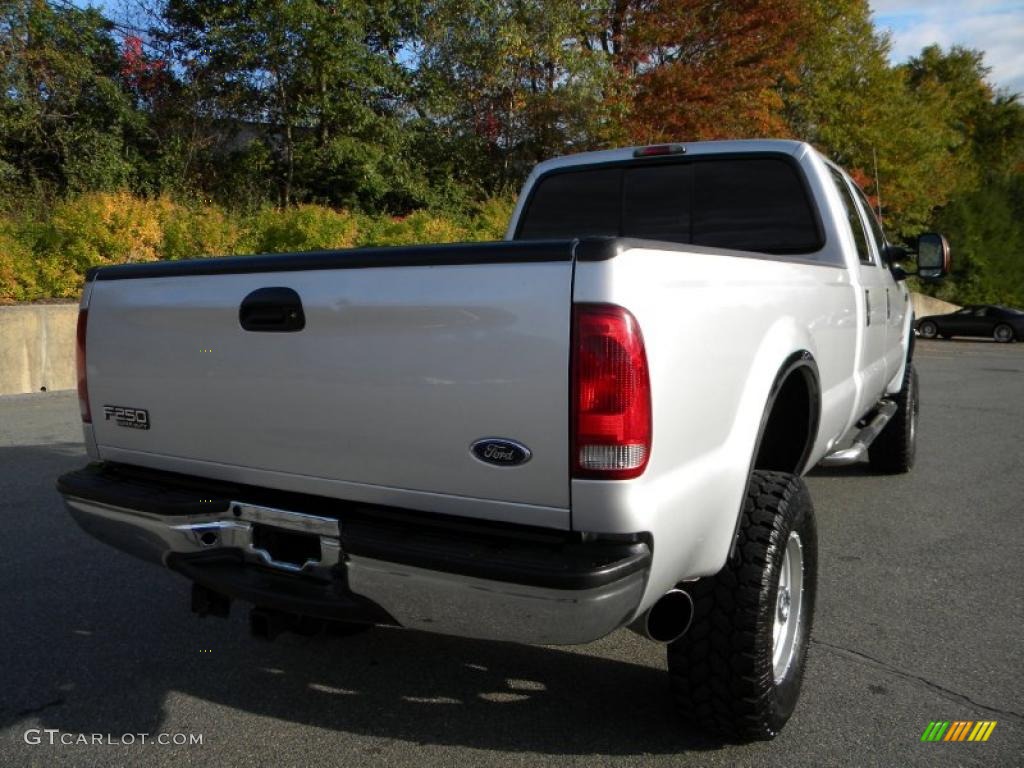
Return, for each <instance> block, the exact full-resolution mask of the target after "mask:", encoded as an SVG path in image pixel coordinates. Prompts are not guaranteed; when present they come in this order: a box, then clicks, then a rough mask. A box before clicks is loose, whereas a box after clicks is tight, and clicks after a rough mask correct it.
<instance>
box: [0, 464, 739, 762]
mask: <svg viewBox="0 0 1024 768" xmlns="http://www.w3.org/2000/svg"><path fill="white" fill-rule="evenodd" d="M80 450H81V449H80V446H75V444H60V445H53V446H33V447H18V448H0V489H2V488H3V487H5V485H6V484H8V483H10V482H11V478H12V477H13V476H14V475H12V474H11V473H17V483H16V484H15V487H16V488H17V489H24V490H22V491H16V492H14V493H13V494H8V495H7V496H6V497H4V496H0V523H2V524H3V525H4V530H6V534H5V538H6V543H5V546H4V549H5V551H6V552H9V553H13V557H11V558H0V588H2V591H0V594H3V596H4V597H3V601H4V608H3V629H2V630H0V642H2V643H3V646H4V648H5V650H6V651H8V653H9V655H8V658H9V659H11V660H12V662H13V663H11V664H9V665H6V666H7V669H5V671H4V675H3V676H4V681H3V686H2V689H0V728H3V729H5V730H9V732H10V733H13V734H14V738H17V739H18V740H19V741H20V740H21V734H22V731H23V730H25V729H27V728H57V729H60V730H62V731H65V732H72V733H88V734H91V733H103V734H115V735H120V734H124V733H158V732H161V731H164V732H167V731H176V732H182V731H187V732H191V733H202V734H204V737H205V739H206V743H210V742H219V743H221V744H224V743H230V742H231V741H241V742H245V741H247V740H248V741H252V742H253V743H260V742H262V741H263V739H264V735H263V734H262V733H259V732H258V729H260V727H261V726H260V722H259V721H258V720H256V719H254V718H250V717H249V715H258V716H260V717H266V718H273V719H276V720H282V721H286V722H290V723H299V724H303V725H309V726H315V727H317V728H323V729H329V730H332V731H338V732H348V733H352V734H359V735H364V736H372V737H380V738H386V739H399V740H404V741H409V742H415V743H419V744H437V745H460V746H467V747H473V748H477V749H487V750H502V751H511V752H539V753H548V754H553V755H580V754H618V755H633V754H644V753H649V754H650V753H675V752H679V751H682V750H686V749H715V748H719V747H721V746H722V745H721V744H720V743H718V742H716V741H714V740H710V739H708V738H707V737H705V736H704V735H702V734H700V733H698V732H695V731H690V730H687V729H685V728H684V727H683V725H682V724H680V723H679V722H678V721H677V720H676V718H675V717H674V715H673V712H672V701H671V695H670V692H669V688H668V678H667V675H666V673H665V671H664V657H663V651H662V650H661V649H660V648H659V647H655V646H653V645H652V644H650V643H649V642H647V641H645V640H643V639H642V638H639V637H635V636H633V635H632V634H631V633H619V634H616V635H613V636H612V637H611V638H608V639H606V640H604V641H600V642H599V643H597V644H594V645H591V646H586V647H582V648H573V649H559V648H547V647H544V648H542V647H530V646H520V645H514V644H508V643H490V642H483V641H473V640H465V639H459V638H450V637H442V636H437V635H430V634H425V633H421V632H414V631H405V630H397V629H385V628H377V629H374V630H372V631H369V632H364V633H362V634H358V635H354V636H351V637H333V636H329V635H318V636H315V637H300V636H297V635H283V636H281V637H280V638H278V639H277V640H275V641H274V642H273V643H268V642H266V641H262V640H258V639H255V638H252V637H250V636H249V634H248V626H247V606H244V605H241V604H235V605H233V606H232V615H231V617H230V618H229V619H228V620H222V619H214V618H207V619H199V618H197V617H195V616H192V615H191V614H190V613H189V610H188V595H189V590H188V584H187V582H186V581H185V580H184V579H182V578H181V577H179V576H177V575H175V574H173V573H171V572H169V571H164V570H161V569H159V568H156V567H154V566H152V565H149V564H147V563H143V562H141V561H137V560H134V559H133V558H131V557H129V556H127V555H124V554H122V553H119V552H116V551H114V550H112V549H109V548H107V547H105V546H104V545H102V544H100V543H98V542H95V541H93V540H92V539H91V538H89V537H88V536H86V534H85V533H83V532H82V531H80V530H79V529H78V528H77V526H75V525H74V524H73V523H72V521H71V520H70V518H69V517H68V516H67V514H66V512H65V511H64V509H63V505H62V504H61V502H60V498H59V496H58V495H57V493H56V491H55V490H54V489H53V481H54V479H55V478H56V476H57V475H58V474H60V473H61V472H64V471H68V470H71V469H75V468H77V467H79V466H81V465H82V464H83V463H84V462H83V459H84V457H83V456H82V455H81V453H80V452H79V451H80ZM29 497H31V498H29ZM598 654H600V655H598ZM610 657H617V658H610ZM190 699H193V700H194V699H198V700H200V701H199V702H196V701H190ZM225 708H229V709H228V711H225ZM310 738H323V736H322V734H321V735H319V736H317V735H315V734H311V735H310ZM373 749H376V748H373V747H371V751H372V750H373ZM380 749H383V748H382V747H381V748H380Z"/></svg>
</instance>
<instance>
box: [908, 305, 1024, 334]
mask: <svg viewBox="0 0 1024 768" xmlns="http://www.w3.org/2000/svg"><path fill="white" fill-rule="evenodd" d="M917 332H918V333H919V334H920V335H921V336H923V337H924V338H926V339H934V338H935V337H936V336H941V337H942V338H944V339H948V338H949V337H950V336H988V337H991V338H993V339H995V340H996V341H1003V342H1006V341H1014V340H1015V339H1018V340H1019V339H1024V312H1021V311H1020V310H1019V309H1010V308H1009V307H994V306H991V305H989V304H975V305H973V306H970V307H964V308H963V309H958V310H957V311H956V312H951V313H950V314H948V315H929V316H928V317H922V318H921V319H920V320H918V321H917Z"/></svg>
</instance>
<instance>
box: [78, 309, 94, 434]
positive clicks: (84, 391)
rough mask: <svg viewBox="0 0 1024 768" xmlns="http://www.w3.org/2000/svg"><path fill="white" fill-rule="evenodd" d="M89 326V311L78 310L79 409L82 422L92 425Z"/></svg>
mask: <svg viewBox="0 0 1024 768" xmlns="http://www.w3.org/2000/svg"><path fill="white" fill-rule="evenodd" d="M88 324H89V310H88V309H80V310H78V331H77V333H76V343H75V368H76V370H77V373H78V407H79V409H81V411H82V421H83V422H85V423H86V424H91V423H92V413H91V412H90V411H89V384H88V382H87V381H86V375H85V331H86V327H87V326H88Z"/></svg>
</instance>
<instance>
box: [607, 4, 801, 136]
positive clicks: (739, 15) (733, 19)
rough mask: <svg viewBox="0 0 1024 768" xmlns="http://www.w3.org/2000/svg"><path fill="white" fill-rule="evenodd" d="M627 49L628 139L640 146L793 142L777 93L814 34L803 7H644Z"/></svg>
mask: <svg viewBox="0 0 1024 768" xmlns="http://www.w3.org/2000/svg"><path fill="white" fill-rule="evenodd" d="M642 6H643V7H641V8H638V9H637V12H636V16H635V19H634V23H633V24H632V25H631V27H630V31H629V33H628V35H627V38H626V41H625V47H624V51H623V57H622V58H623V66H624V69H625V70H626V71H628V72H632V73H633V87H632V89H631V91H630V93H629V97H630V100H631V104H630V106H631V110H630V111H631V115H632V119H631V120H630V125H629V128H630V135H631V137H632V138H633V139H634V140H635V141H637V142H640V143H649V142H653V141H662V140H667V139H675V140H686V141H694V140H700V139H725V138H740V137H749V136H786V135H788V134H789V133H790V131H789V129H788V127H787V125H786V123H785V120H784V119H783V117H782V107H783V103H782V98H781V95H780V90H779V86H780V85H781V84H783V83H786V82H793V81H794V80H795V78H796V70H797V64H798V61H799V44H800V41H801V39H802V38H803V37H804V36H805V35H806V34H807V32H808V29H807V21H808V14H807V11H806V4H805V3H803V2H800V0H734V1H733V2H728V3H723V2H717V1H716V0H660V1H659V2H654V3H643V4H642Z"/></svg>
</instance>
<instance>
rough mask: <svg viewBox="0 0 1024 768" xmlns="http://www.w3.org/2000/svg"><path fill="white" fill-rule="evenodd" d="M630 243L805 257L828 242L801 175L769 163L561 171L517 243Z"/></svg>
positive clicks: (538, 191) (546, 186) (540, 185)
mask: <svg viewBox="0 0 1024 768" xmlns="http://www.w3.org/2000/svg"><path fill="white" fill-rule="evenodd" d="M588 235H622V236H625V237H636V238H647V239H651V240H663V241H669V242H676V243H692V244H695V245H706V246H713V247H718V248H729V249H735V250H741V251H755V252H761V253H774V254H806V253H813V252H814V251H817V250H819V249H820V248H821V247H822V246H823V245H824V238H823V237H822V234H821V229H820V227H819V225H818V218H817V214H816V211H815V209H814V207H813V204H812V203H811V200H810V197H809V196H808V193H807V190H806V189H805V186H804V182H803V178H802V176H801V173H800V171H799V169H798V168H797V166H796V165H795V164H794V163H792V162H790V161H789V160H787V159H783V158H780V157H770V156H764V155H758V156H748V157H737V158H728V159H722V158H707V159H703V158H695V159H689V160H685V161H682V162H680V161H676V162H672V163H662V164H654V165H649V164H636V165H618V166H614V167H604V168H584V169H582V170H573V171H556V172H553V173H551V174H549V175H548V176H545V177H542V178H541V179H540V180H539V181H538V182H537V184H536V185H535V188H534V191H533V193H532V195H531V198H530V200H529V201H528V203H527V206H526V208H525V210H524V212H523V216H522V219H521V222H520V226H519V231H518V233H517V237H518V238H520V239H537V238H564V239H568V238H574V237H586V236H588Z"/></svg>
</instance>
